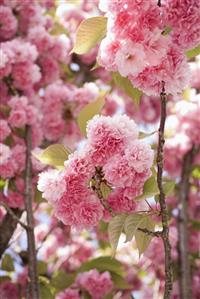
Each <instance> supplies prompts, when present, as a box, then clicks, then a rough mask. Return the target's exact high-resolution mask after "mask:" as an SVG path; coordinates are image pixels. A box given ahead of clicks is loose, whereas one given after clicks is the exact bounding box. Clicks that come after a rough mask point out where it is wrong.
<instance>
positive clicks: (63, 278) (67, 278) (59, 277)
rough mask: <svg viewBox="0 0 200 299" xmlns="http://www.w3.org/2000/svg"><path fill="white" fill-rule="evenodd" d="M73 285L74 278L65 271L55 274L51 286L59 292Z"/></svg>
mask: <svg viewBox="0 0 200 299" xmlns="http://www.w3.org/2000/svg"><path fill="white" fill-rule="evenodd" d="M72 283H74V276H72V275H68V274H67V273H66V272H65V271H63V270H58V271H56V272H54V274H53V276H52V278H51V285H52V286H53V287H54V288H56V290H58V291H62V290H64V289H66V288H68V287H69V286H70V285H71V284H72Z"/></svg>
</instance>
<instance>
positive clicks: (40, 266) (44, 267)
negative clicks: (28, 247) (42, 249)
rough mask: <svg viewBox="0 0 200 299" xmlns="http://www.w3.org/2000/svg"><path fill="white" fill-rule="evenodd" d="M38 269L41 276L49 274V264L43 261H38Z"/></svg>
mask: <svg viewBox="0 0 200 299" xmlns="http://www.w3.org/2000/svg"><path fill="white" fill-rule="evenodd" d="M37 269H38V274H39V275H44V274H46V273H47V264H46V263H45V262H43V261H37Z"/></svg>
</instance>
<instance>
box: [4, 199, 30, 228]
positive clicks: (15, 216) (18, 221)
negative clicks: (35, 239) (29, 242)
mask: <svg viewBox="0 0 200 299" xmlns="http://www.w3.org/2000/svg"><path fill="white" fill-rule="evenodd" d="M1 204H2V206H3V207H4V208H5V209H6V211H7V212H8V213H9V214H10V215H11V216H12V217H13V219H15V220H16V221H17V223H19V224H20V225H21V226H22V227H23V228H24V229H26V230H27V229H28V228H29V227H28V225H26V224H25V223H24V222H22V221H21V220H20V217H21V215H20V217H18V216H17V215H16V214H15V213H14V212H13V210H12V209H11V208H10V207H8V206H7V205H6V204H5V203H1ZM22 212H23V211H22Z"/></svg>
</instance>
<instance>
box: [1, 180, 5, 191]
mask: <svg viewBox="0 0 200 299" xmlns="http://www.w3.org/2000/svg"><path fill="white" fill-rule="evenodd" d="M5 185H6V181H4V180H2V179H1V180H0V189H3V188H4V187H5Z"/></svg>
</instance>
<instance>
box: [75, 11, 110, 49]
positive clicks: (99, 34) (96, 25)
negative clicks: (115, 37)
mask: <svg viewBox="0 0 200 299" xmlns="http://www.w3.org/2000/svg"><path fill="white" fill-rule="evenodd" d="M106 30H107V18H106V17H103V16H99V17H92V18H89V19H86V20H83V21H82V22H81V24H80V26H79V27H78V29H77V32H76V41H75V45H74V47H73V49H72V52H74V53H76V54H85V53H88V52H89V51H90V50H91V49H92V48H93V47H94V46H95V45H96V44H97V43H98V42H99V41H101V40H102V39H103V37H104V36H105V35H106Z"/></svg>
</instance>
